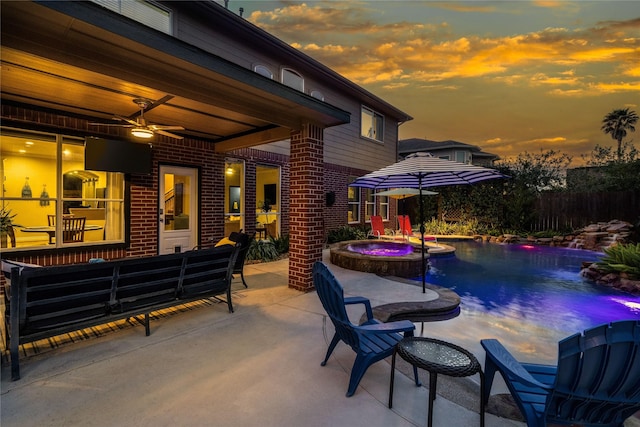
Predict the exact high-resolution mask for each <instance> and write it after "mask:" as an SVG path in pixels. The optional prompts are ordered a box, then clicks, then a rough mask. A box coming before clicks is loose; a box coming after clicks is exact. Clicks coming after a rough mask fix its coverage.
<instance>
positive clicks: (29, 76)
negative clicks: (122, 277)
mask: <svg viewBox="0 0 640 427" xmlns="http://www.w3.org/2000/svg"><path fill="white" fill-rule="evenodd" d="M154 4H157V5H161V6H163V7H165V9H163V11H164V12H166V13H168V14H169V16H170V21H169V23H170V24H171V30H170V31H169V34H164V33H161V32H159V31H157V30H156V29H151V28H148V27H147V26H146V25H143V24H141V23H138V22H136V20H135V19H132V18H131V17H127V16H121V15H119V14H116V13H114V12H112V11H110V10H106V9H104V8H102V7H101V6H99V5H97V4H93V3H91V2H81V3H77V2H38V1H29V2H3V3H2V4H1V7H2V59H3V76H2V77H3V78H2V94H3V95H2V96H3V98H2V105H1V107H0V111H1V115H0V118H1V119H2V126H3V132H4V129H5V128H11V129H24V130H29V131H37V132H47V133H52V134H56V135H71V136H76V137H87V136H92V137H94V136H95V137H101V138H112V139H118V140H128V141H131V140H132V137H131V136H130V134H129V130H128V129H127V128H123V127H116V126H94V125H92V124H91V123H92V122H96V121H105V120H109V119H110V115H112V114H113V113H114V112H120V111H123V112H124V111H128V110H130V109H131V104H130V101H131V95H137V94H141V95H144V94H145V93H148V94H149V95H147V96H149V97H150V98H154V97H155V99H157V98H160V94H162V93H167V94H169V93H171V94H172V95H173V96H174V98H172V99H171V101H170V102H169V103H167V104H165V105H164V106H162V107H158V108H157V109H155V110H154V112H153V113H154V114H156V115H157V119H155V120H154V121H157V122H160V123H179V124H184V127H185V128H186V129H185V130H184V132H176V133H179V134H180V136H182V137H183V139H174V138H170V137H167V136H164V135H159V134H156V135H155V137H154V140H153V150H152V166H151V173H150V174H135V173H133V174H127V175H126V194H125V203H126V212H125V230H126V231H125V235H124V239H123V241H121V242H99V243H96V244H86V245H80V246H68V247H67V246H65V245H61V246H56V247H55V248H52V247H46V246H45V247H40V248H33V247H28V248H27V247H25V248H21V247H16V248H9V249H8V250H6V251H5V250H4V249H3V252H4V253H3V255H2V257H3V258H5V257H7V258H11V259H15V260H18V261H24V262H29V263H34V264H40V265H56V264H67V263H83V262H87V261H88V260H89V259H90V258H97V257H100V258H105V259H116V258H121V257H138V256H150V255H156V254H158V253H159V250H160V249H159V246H160V244H159V241H158V239H159V234H158V228H159V226H158V223H159V218H161V216H162V212H160V211H159V199H160V198H161V195H160V194H159V189H160V185H159V174H160V172H159V170H160V168H161V167H163V166H180V167H188V168H193V169H194V170H196V171H197V176H198V188H199V189H200V191H199V193H198V194H197V200H198V207H197V211H198V212H197V242H195V243H197V244H200V245H206V244H210V243H211V242H215V241H217V240H218V239H220V238H221V237H223V236H224V234H225V228H224V218H225V194H226V189H225V175H224V170H225V161H226V160H227V159H229V158H233V159H239V160H241V161H242V162H243V165H244V177H243V179H244V186H243V202H244V203H243V204H244V211H243V215H244V225H245V227H244V228H245V229H246V230H247V231H254V229H255V223H256V216H257V214H258V212H256V210H257V209H256V200H257V198H256V194H257V188H256V169H257V168H258V167H259V166H260V165H269V166H274V167H278V168H279V173H280V180H281V181H280V187H279V194H280V197H279V198H280V201H279V211H280V217H279V227H280V233H281V234H289V236H290V257H289V286H290V287H292V288H295V289H299V290H303V291H305V290H309V289H311V288H312V281H311V267H312V264H313V262H314V261H316V260H318V259H320V258H321V251H322V249H323V244H324V242H325V239H326V233H327V231H328V230H331V229H334V228H337V227H340V226H342V225H345V224H346V223H347V207H348V202H347V186H348V183H349V177H352V176H360V175H362V174H365V173H367V172H369V171H371V170H374V169H377V168H379V167H382V166H385V165H387V164H390V163H393V162H394V161H395V160H396V157H397V128H398V125H399V124H401V123H402V122H405V121H407V120H411V117H410V116H408V115H407V114H406V113H403V112H402V111H400V110H398V109H397V108H395V107H393V106H391V105H389V104H387V103H386V102H384V101H383V100H381V99H379V98H377V97H376V96H375V95H372V94H371V93H369V92H367V91H365V90H364V89H362V88H360V87H358V86H357V85H355V84H353V83H352V82H349V81H348V80H346V79H344V78H343V77H342V76H340V75H338V74H337V73H335V72H333V71H332V70H330V69H328V68H327V67H325V66H323V65H322V64H320V63H318V62H317V61H315V60H313V59H311V58H309V57H307V56H306V55H304V54H302V53H300V52H299V51H297V50H295V49H293V48H291V47H290V46H288V45H286V44H285V43H283V42H281V41H280V40H278V39H276V38H275V37H273V36H271V35H269V34H268V33H266V32H264V31H262V30H260V29H258V28H257V27H255V26H253V25H252V24H250V23H248V22H246V21H245V20H244V19H242V18H241V17H238V16H236V15H235V14H233V13H231V12H229V11H227V10H225V9H224V8H223V7H221V6H220V5H218V4H216V3H215V2H155V3H154ZM164 12H163V13H164ZM163 16H164V15H163ZM27 29H28V30H27ZM230 34H233V35H234V37H231V36H230ZM88 52H92V54H91V55H89V54H88ZM256 64H266V66H265V68H269V67H270V68H272V69H273V70H279V71H280V72H278V73H274V75H275V74H278V75H283V76H284V75H285V73H288V72H290V71H288V70H290V69H291V70H295V73H299V75H300V76H304V89H303V90H299V89H298V90H294V89H292V88H291V87H288V86H287V85H285V84H283V83H281V82H280V81H279V78H278V77H273V78H272V79H267V78H264V77H263V76H260V75H258V74H257V73H258V67H256ZM261 70H262V69H261ZM294 75H295V74H294ZM25 82H29V84H25ZM121 88H122V89H121ZM318 93H321V94H322V95H323V96H322V100H320V98H319V95H318ZM127 102H128V103H127ZM363 107H366V108H367V109H371V111H374V112H375V114H376V118H378V119H381V120H383V126H382V127H381V129H384V132H383V135H378V136H377V139H378V140H377V141H371V140H370V139H368V138H363V137H362V135H361V122H360V121H361V109H362V108H363ZM367 111H369V110H367ZM149 116H151V113H150V114H149ZM282 141H286V144H288V150H285V151H284V152H283V150H281V149H277V148H273V147H271V146H270V145H269V144H272V143H277V142H282ZM7 155H8V154H7ZM3 156H5V154H4V152H3ZM328 192H333V193H334V194H335V203H334V204H333V205H332V206H326V200H325V197H326V194H327V193H328ZM3 197H4V194H3ZM7 200H8V199H7ZM4 201H5V200H4V199H3V203H4ZM9 202H10V201H9ZM361 209H362V211H363V213H362V214H361V215H360V218H364V217H365V215H364V206H361ZM390 209H391V210H393V209H394V206H393V205H391V206H390ZM361 223H362V224H364V219H362V220H361Z"/></svg>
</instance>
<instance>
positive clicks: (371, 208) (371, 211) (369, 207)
mask: <svg viewBox="0 0 640 427" xmlns="http://www.w3.org/2000/svg"><path fill="white" fill-rule="evenodd" d="M363 192H364V220H365V222H371V215H375V214H376V197H375V194H374V192H373V190H371V189H369V188H365V189H364V190H363Z"/></svg>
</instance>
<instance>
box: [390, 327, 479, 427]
mask: <svg viewBox="0 0 640 427" xmlns="http://www.w3.org/2000/svg"><path fill="white" fill-rule="evenodd" d="M396 354H399V355H400V357H402V358H403V359H404V360H406V361H407V362H409V363H410V364H411V365H412V366H413V368H414V371H415V369H416V368H422V369H424V370H426V371H428V372H429V415H428V426H429V427H432V425H433V401H434V400H435V399H436V384H437V380H438V374H443V375H448V376H450V377H468V376H470V375H475V374H478V373H479V374H480V426H481V427H484V399H483V396H482V390H484V374H483V372H482V369H481V368H480V363H478V359H476V358H475V356H474V355H473V354H471V353H470V352H469V351H467V350H465V349H464V348H462V347H460V346H457V345H455V344H451V343H448V342H446V341H441V340H437V339H434V338H424V337H405V338H403V339H402V341H400V342H399V343H398V344H397V345H396V348H395V349H394V351H393V356H392V358H391V382H390V384H389V408H391V407H392V405H393V382H394V374H395V368H396ZM416 385H420V383H416Z"/></svg>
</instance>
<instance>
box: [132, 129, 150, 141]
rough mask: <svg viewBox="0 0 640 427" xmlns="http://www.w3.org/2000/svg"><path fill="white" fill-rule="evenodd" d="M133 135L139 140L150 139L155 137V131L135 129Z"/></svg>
mask: <svg viewBox="0 0 640 427" xmlns="http://www.w3.org/2000/svg"><path fill="white" fill-rule="evenodd" d="M131 135H133V136H135V137H137V138H144V139H149V138H152V137H153V131H151V130H149V129H145V128H133V129H131Z"/></svg>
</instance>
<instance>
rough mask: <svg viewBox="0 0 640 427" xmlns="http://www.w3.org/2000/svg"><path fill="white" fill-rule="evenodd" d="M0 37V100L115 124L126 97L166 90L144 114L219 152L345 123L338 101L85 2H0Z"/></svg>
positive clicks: (128, 109)
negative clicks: (334, 102)
mask: <svg viewBox="0 0 640 427" xmlns="http://www.w3.org/2000/svg"><path fill="white" fill-rule="evenodd" d="M229 14H230V13H229ZM230 15H231V14H230ZM231 19H233V18H231ZM1 36H2V59H1V62H2V100H3V102H13V103H18V104H29V105H35V106H38V107H43V108H47V109H52V110H57V111H62V112H67V113H69V114H71V115H78V116H80V117H85V118H87V119H90V120H91V121H100V122H103V121H104V123H122V122H118V121H116V120H113V116H114V114H119V115H122V116H129V115H132V114H134V113H136V112H137V111H138V107H137V106H136V105H135V104H134V103H133V102H132V101H133V99H134V98H137V97H143V98H148V99H150V100H159V99H162V98H163V97H165V96H166V95H171V96H173V97H172V98H171V99H169V100H168V101H167V102H165V103H163V104H161V105H158V106H157V108H150V109H149V110H148V113H145V118H146V119H147V120H148V121H150V122H153V123H158V124H164V125H179V126H183V127H184V128H185V130H184V131H175V132H173V133H177V134H180V135H182V136H185V137H188V136H192V137H196V138H206V139H208V140H211V141H213V143H215V149H216V151H221V152H224V151H229V150H232V149H237V148H243V147H249V146H254V145H258V144H263V143H267V142H273V141H278V140H282V139H286V138H288V137H289V136H290V133H291V131H292V130H299V129H300V128H301V125H302V124H303V123H312V124H315V125H318V126H320V127H331V126H336V125H340V124H345V123H349V121H350V114H349V113H348V112H346V111H344V110H342V109H340V108H337V107H334V106H332V105H330V104H328V103H325V102H323V101H320V100H318V99H315V98H313V97H311V96H309V95H306V94H304V93H302V92H300V91H298V90H295V89H292V88H290V87H287V86H285V85H283V84H281V83H279V82H277V81H274V80H270V79H268V78H265V77H263V76H261V75H259V74H257V73H255V72H253V71H252V70H250V69H248V68H244V67H241V66H239V65H236V64H234V63H231V62H229V61H227V60H225V59H223V58H221V57H219V56H216V55H214V54H211V53H209V52H206V51H204V50H202V49H199V48H197V47H194V46H193V45H191V44H188V43H185V42H183V41H181V40H179V39H177V38H175V37H172V36H169V35H167V34H164V33H162V32H160V31H156V30H154V29H152V28H149V27H146V26H144V25H141V24H139V23H137V22H135V21H133V20H130V19H128V18H126V17H124V16H121V15H118V14H115V13H111V12H109V11H107V10H105V9H103V8H101V7H99V6H97V5H95V4H92V3H89V2H2V34H1ZM25 121H27V120H26V119H25ZM5 124H8V123H5ZM87 131H88V132H91V133H94V134H100V133H105V132H106V128H102V127H100V126H90V127H88V128H87Z"/></svg>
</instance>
